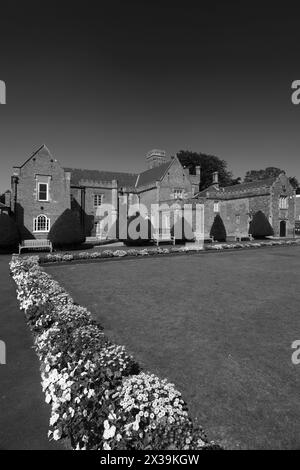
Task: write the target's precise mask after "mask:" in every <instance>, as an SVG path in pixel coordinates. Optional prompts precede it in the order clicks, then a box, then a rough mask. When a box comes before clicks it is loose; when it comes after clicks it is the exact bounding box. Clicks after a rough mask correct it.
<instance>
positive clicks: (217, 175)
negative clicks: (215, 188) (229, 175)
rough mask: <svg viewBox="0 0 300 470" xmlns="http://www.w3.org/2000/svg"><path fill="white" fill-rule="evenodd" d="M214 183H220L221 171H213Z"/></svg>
mask: <svg viewBox="0 0 300 470" xmlns="http://www.w3.org/2000/svg"><path fill="white" fill-rule="evenodd" d="M213 184H216V185H219V173H218V172H217V171H214V172H213Z"/></svg>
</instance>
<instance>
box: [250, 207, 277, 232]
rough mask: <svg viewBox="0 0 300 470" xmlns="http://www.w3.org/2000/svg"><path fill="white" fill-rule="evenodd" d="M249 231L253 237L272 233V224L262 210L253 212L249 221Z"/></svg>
mask: <svg viewBox="0 0 300 470" xmlns="http://www.w3.org/2000/svg"><path fill="white" fill-rule="evenodd" d="M249 233H250V234H251V235H252V236H253V238H265V237H268V236H271V235H274V231H273V228H272V225H271V224H270V222H269V221H268V219H267V217H266V216H265V214H264V213H263V212H262V211H258V212H256V213H255V214H254V216H253V219H252V220H251V222H250V226H249Z"/></svg>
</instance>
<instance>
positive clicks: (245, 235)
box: [235, 233, 253, 242]
mask: <svg viewBox="0 0 300 470" xmlns="http://www.w3.org/2000/svg"><path fill="white" fill-rule="evenodd" d="M242 238H244V239H246V240H250V241H251V242H252V240H253V237H252V235H251V234H250V233H237V234H236V235H235V241H236V242H241V241H242Z"/></svg>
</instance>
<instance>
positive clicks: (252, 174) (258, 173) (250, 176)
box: [244, 166, 299, 189]
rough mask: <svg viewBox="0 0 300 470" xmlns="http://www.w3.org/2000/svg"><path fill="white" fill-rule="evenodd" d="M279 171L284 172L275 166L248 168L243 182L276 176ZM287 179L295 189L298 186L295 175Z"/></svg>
mask: <svg viewBox="0 0 300 470" xmlns="http://www.w3.org/2000/svg"><path fill="white" fill-rule="evenodd" d="M280 173H285V172H284V171H283V170H281V169H280V168H277V167H275V166H269V167H267V168H265V169H264V170H249V171H247V173H246V175H245V178H244V182H245V183H249V182H251V181H258V180H264V179H267V178H277V176H279V175H280ZM289 181H290V183H291V185H292V186H293V188H295V189H297V188H298V187H299V182H298V180H297V178H296V177H295V176H291V177H289Z"/></svg>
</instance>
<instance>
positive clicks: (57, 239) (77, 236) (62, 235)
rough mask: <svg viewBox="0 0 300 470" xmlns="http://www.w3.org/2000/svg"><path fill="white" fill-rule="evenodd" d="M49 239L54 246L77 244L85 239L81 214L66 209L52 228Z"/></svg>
mask: <svg viewBox="0 0 300 470" xmlns="http://www.w3.org/2000/svg"><path fill="white" fill-rule="evenodd" d="M48 238H49V240H50V241H51V242H52V243H53V245H54V246H71V245H72V246H76V245H80V244H81V243H83V242H84V241H85V235H84V232H83V228H82V226H81V223H80V218H79V214H78V213H76V212H74V211H72V210H71V209H67V210H65V211H64V212H63V213H62V215H61V216H60V217H59V218H58V219H57V221H56V222H55V223H54V224H53V226H52V227H51V229H50V232H49V235H48Z"/></svg>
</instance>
